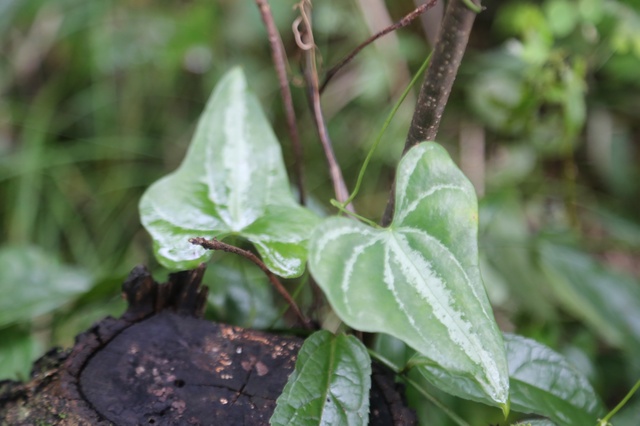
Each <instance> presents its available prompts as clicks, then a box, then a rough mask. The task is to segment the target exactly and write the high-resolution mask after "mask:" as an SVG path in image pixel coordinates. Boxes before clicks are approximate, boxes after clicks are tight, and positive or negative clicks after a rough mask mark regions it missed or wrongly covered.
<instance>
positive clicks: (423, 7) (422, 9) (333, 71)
mask: <svg viewBox="0 0 640 426" xmlns="http://www.w3.org/2000/svg"><path fill="white" fill-rule="evenodd" d="M437 1H438V0H429V2H427V3H425V4H422V5H420V6H418V7H417V8H415V9H414V10H413V11H412V12H409V13H408V14H407V15H405V16H404V17H403V18H402V19H400V20H399V21H398V22H396V23H394V24H393V25H389V26H388V27H386V28H385V29H383V30H382V31H379V32H377V33H376V34H374V35H372V36H371V37H369V38H368V39H366V40H365V41H363V42H362V43H361V44H360V45H359V46H358V47H356V48H355V49H353V51H351V53H349V54H348V55H347V56H345V57H344V58H343V59H342V60H341V61H340V62H338V63H337V64H336V65H334V66H333V67H332V68H331V69H330V70H329V71H327V73H326V75H325V77H324V81H323V82H322V85H321V86H320V93H322V92H324V89H325V88H326V87H327V84H329V81H330V80H331V79H332V78H333V77H334V76H335V75H336V74H337V73H338V71H340V70H341V69H342V68H343V67H344V66H345V65H347V64H348V63H349V62H351V61H352V60H353V58H355V57H356V55H357V54H358V53H360V51H361V50H362V49H364V48H365V47H367V46H368V45H370V44H371V43H373V42H374V41H376V40H377V39H379V38H380V37H383V36H385V35H387V34H389V33H390V32H392V31H395V30H398V29H400V28H403V27H406V26H407V25H409V24H410V23H411V22H412V21H413V20H414V19H416V18H417V17H418V16H420V15H422V14H423V13H424V12H425V11H427V10H429V9H431V8H432V7H433V6H434V5H435V4H436V3H437Z"/></svg>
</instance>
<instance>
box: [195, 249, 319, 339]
mask: <svg viewBox="0 0 640 426" xmlns="http://www.w3.org/2000/svg"><path fill="white" fill-rule="evenodd" d="M189 242H190V243H191V244H195V245H198V246H201V247H203V248H206V249H207V250H222V251H226V252H228V253H233V254H237V255H239V256H242V257H244V258H245V259H248V260H250V261H251V262H253V263H254V264H255V265H256V266H258V268H260V269H261V270H262V272H264V274H265V275H266V276H267V278H269V281H270V282H271V284H272V285H273V287H274V288H275V289H276V291H277V292H278V293H280V295H281V296H282V297H283V298H284V299H285V300H286V301H287V303H288V304H289V306H290V307H291V310H293V312H294V313H295V314H296V316H297V317H298V319H299V320H300V322H301V323H302V325H303V326H304V328H306V329H308V330H312V329H313V326H312V324H311V321H309V319H307V318H306V317H305V316H304V315H303V314H302V311H300V308H299V307H298V305H297V304H296V302H295V301H294V300H293V298H292V297H291V295H290V294H289V292H288V291H287V289H286V288H284V286H283V285H282V283H281V282H280V280H278V277H276V276H275V274H274V273H273V272H271V271H270V270H269V268H267V265H265V264H264V262H262V260H260V259H259V258H258V256H256V255H255V254H253V253H251V252H250V251H247V250H243V249H241V248H239V247H236V246H232V245H230V244H226V243H223V242H222V241H218V240H217V239H216V238H212V239H210V240H207V239H206V238H203V237H197V238H191V239H189Z"/></svg>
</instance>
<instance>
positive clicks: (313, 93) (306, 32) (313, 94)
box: [293, 0, 353, 211]
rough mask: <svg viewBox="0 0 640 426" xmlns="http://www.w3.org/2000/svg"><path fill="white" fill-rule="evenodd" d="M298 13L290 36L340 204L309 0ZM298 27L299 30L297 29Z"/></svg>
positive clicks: (341, 186)
mask: <svg viewBox="0 0 640 426" xmlns="http://www.w3.org/2000/svg"><path fill="white" fill-rule="evenodd" d="M296 7H297V8H298V9H299V11H300V16H299V17H298V18H297V19H296V20H295V21H294V23H293V33H294V36H295V39H296V44H297V45H298V47H299V48H300V49H301V50H302V51H303V52H304V59H305V63H304V78H305V82H306V85H307V98H308V99H309V103H310V105H311V109H312V111H313V120H314V122H315V124H316V128H317V130H318V136H319V137H320V143H321V144H322V148H323V150H324V154H325V157H326V158H327V162H328V164H329V174H330V175H331V180H332V182H333V190H334V192H335V194H336V199H337V200H338V201H339V202H340V203H344V202H345V200H346V199H347V198H348V197H349V192H348V191H347V185H346V184H345V183H344V178H343V177H342V171H341V170H340V166H339V165H338V162H337V160H336V157H335V154H334V153H333V147H332V145H331V140H330V139H329V132H328V131H327V126H326V124H325V122H324V116H323V115H322V107H321V105H320V92H319V90H318V69H317V65H316V56H315V49H316V45H315V42H314V40H313V30H312V27H311V1H310V0H302V1H301V2H300V3H298V4H297V5H296ZM301 26H302V29H301V28H300V27H301ZM347 209H348V210H350V211H353V207H352V205H351V204H349V205H348V206H347Z"/></svg>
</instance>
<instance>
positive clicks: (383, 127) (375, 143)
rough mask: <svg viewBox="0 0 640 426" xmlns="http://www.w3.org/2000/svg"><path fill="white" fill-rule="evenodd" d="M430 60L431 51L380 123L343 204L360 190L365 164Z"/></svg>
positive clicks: (349, 200)
mask: <svg viewBox="0 0 640 426" xmlns="http://www.w3.org/2000/svg"><path fill="white" fill-rule="evenodd" d="M430 60H431V53H430V54H429V56H427V59H425V60H424V62H423V63H422V65H421V66H420V69H418V72H416V74H415V75H414V76H413V79H411V82H410V83H409V85H408V86H407V87H406V88H405V90H404V92H403V93H402V95H400V98H399V99H398V101H397V102H396V104H395V105H394V106H393V108H392V109H391V112H390V113H389V115H388V116H387V118H386V120H385V121H384V124H383V125H382V128H381V129H380V131H379V132H378V135H377V136H376V140H375V141H374V142H373V145H372V146H371V149H370V150H369V152H368V153H367V157H366V158H365V159H364V162H363V163H362V167H361V168H360V172H359V173H358V180H357V181H356V186H355V188H354V189H353V192H352V193H351V195H350V196H349V198H347V200H346V201H345V202H344V204H345V205H347V204H350V203H351V202H352V201H353V199H354V198H356V196H357V195H358V192H359V191H360V187H361V186H362V182H363V181H364V175H365V172H366V171H367V166H368V165H369V162H370V161H371V158H373V153H374V152H375V150H376V149H377V148H378V145H380V141H381V140H382V136H383V135H384V133H385V132H386V130H387V127H389V125H390V124H391V120H393V117H395V115H396V112H398V109H400V105H402V102H404V100H405V99H406V97H407V96H408V95H409V92H411V89H412V88H413V86H415V84H416V82H417V81H418V78H420V76H421V75H422V73H424V70H425V69H426V68H427V65H429V61H430ZM342 209H344V205H342V206H341V210H342Z"/></svg>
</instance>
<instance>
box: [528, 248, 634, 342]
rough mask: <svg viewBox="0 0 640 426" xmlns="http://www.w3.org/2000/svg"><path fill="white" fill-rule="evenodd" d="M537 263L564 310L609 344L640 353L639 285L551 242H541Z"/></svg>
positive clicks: (582, 254)
mask: <svg viewBox="0 0 640 426" xmlns="http://www.w3.org/2000/svg"><path fill="white" fill-rule="evenodd" d="M539 250H540V264H541V266H542V269H543V270H544V271H545V273H546V274H547V277H548V280H549V282H550V284H551V286H550V287H551V289H552V290H553V292H554V294H555V296H556V297H557V298H558V300H559V301H560V302H561V303H562V305H563V306H564V308H565V309H567V310H568V311H570V312H571V313H573V315H575V316H577V317H578V318H580V319H582V320H584V321H585V322H586V323H587V324H589V325H590V326H591V327H592V328H594V329H595V330H596V331H597V332H598V333H599V334H600V336H601V337H602V338H603V339H605V340H606V341H608V342H609V343H610V344H611V345H613V346H616V347H621V348H624V349H626V350H627V351H629V352H630V353H633V354H634V355H635V354H636V353H637V352H638V351H639V350H640V286H639V285H638V282H637V281H636V280H634V279H632V278H630V277H628V276H625V275H622V274H620V273H616V272H614V271H611V270H609V269H607V268H604V267H603V266H601V265H600V264H599V263H598V262H596V261H595V260H594V259H593V258H592V257H591V256H589V255H587V254H585V253H581V252H579V251H577V250H574V249H572V248H570V247H566V246H562V245H559V244H555V243H553V242H551V241H542V242H541V243H540V247H539Z"/></svg>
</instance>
